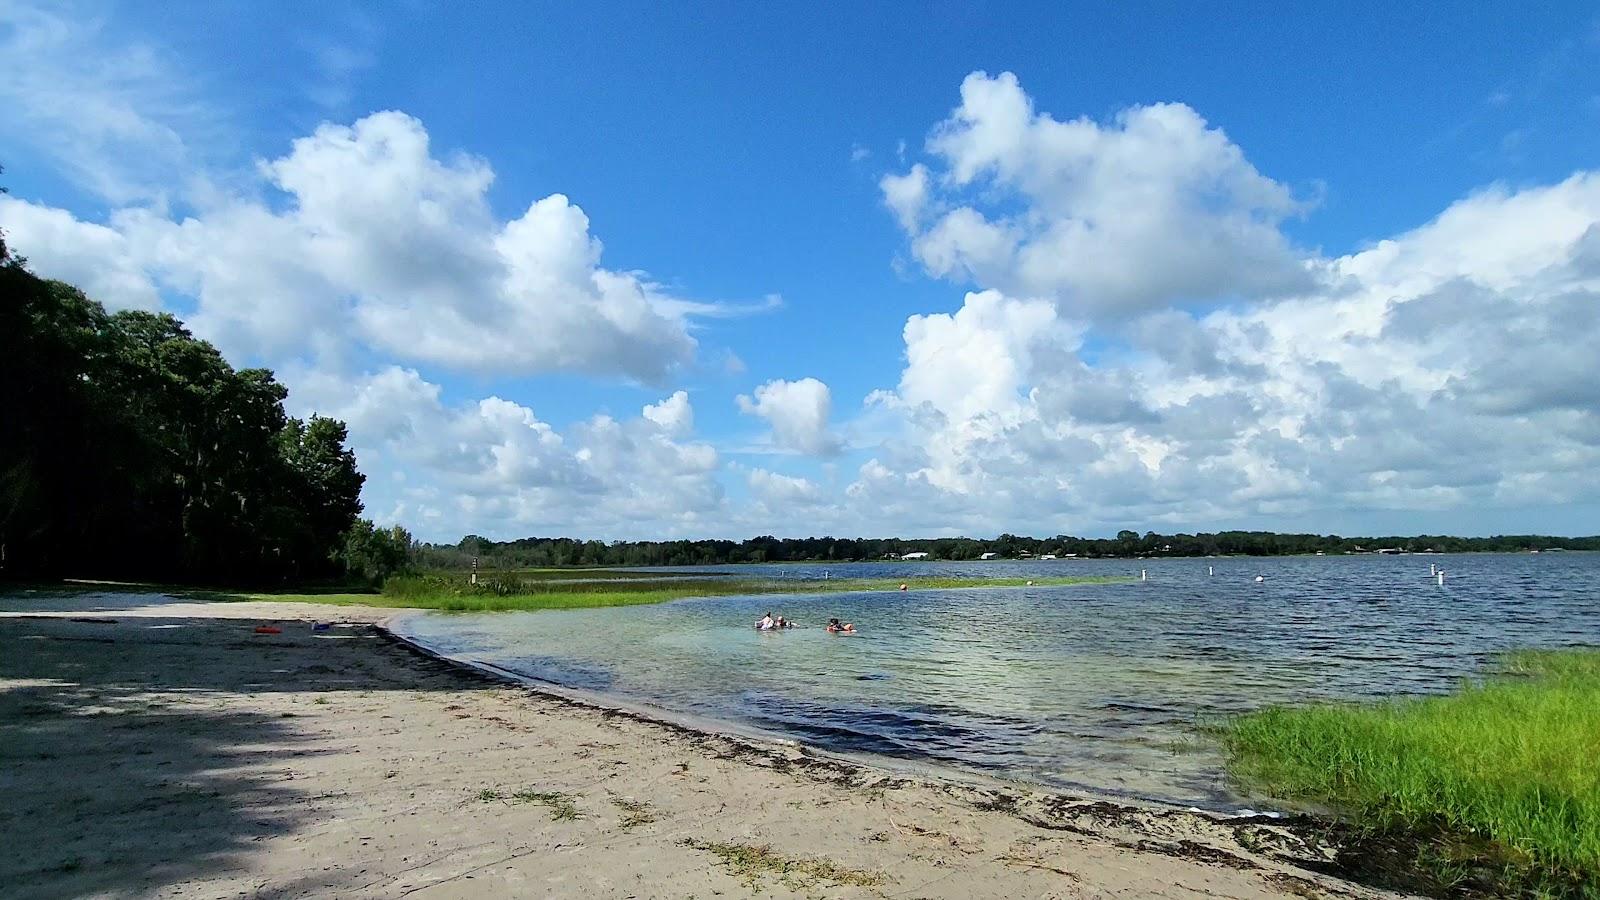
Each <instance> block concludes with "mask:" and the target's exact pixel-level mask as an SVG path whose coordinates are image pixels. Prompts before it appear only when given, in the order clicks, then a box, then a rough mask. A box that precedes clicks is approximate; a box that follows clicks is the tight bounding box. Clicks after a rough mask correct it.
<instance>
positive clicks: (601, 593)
mask: <svg viewBox="0 0 1600 900" xmlns="http://www.w3.org/2000/svg"><path fill="white" fill-rule="evenodd" d="M550 571H552V570H539V571H538V572H537V573H535V574H534V575H533V577H529V575H530V573H528V572H525V571H522V572H514V573H503V574H502V573H494V574H485V575H480V576H479V579H478V580H479V583H478V584H477V585H471V584H468V583H467V580H466V579H465V578H463V577H462V576H460V575H423V576H416V577H406V578H391V579H390V580H389V582H388V583H387V584H385V585H384V589H383V594H382V595H381V596H380V597H378V598H371V599H375V600H376V601H377V602H378V605H383V606H409V607H418V608H423V609H442V610H451V611H458V612H496V611H505V610H536V609H579V608H586V607H596V606H634V605H639V604H645V603H665V602H667V601H669V600H681V599H684V598H688V597H727V596H737V595H749V594H773V595H780V594H823V593H829V594H832V593H845V592H850V591H897V590H899V588H900V585H902V584H904V585H906V587H907V589H908V590H935V589H948V588H1001V587H1024V586H1026V585H1028V584H1030V583H1031V584H1033V585H1037V586H1045V585H1067V584H1083V583H1089V582H1108V581H1122V580H1125V579H1120V578H1034V579H1023V578H905V579H895V578H826V579H816V580H798V579H772V578H762V579H757V578H742V577H737V576H727V575H704V574H703V573H700V574H696V575H694V576H692V577H683V576H674V575H672V574H671V573H643V572H639V573H627V572H626V570H611V571H613V572H620V573H622V575H623V576H624V577H623V578H618V577H613V578H602V579H599V580H592V581H591V580H575V579H588V578H590V577H591V576H592V575H594V574H596V573H597V571H598V570H553V571H557V572H563V573H565V574H566V576H567V577H565V578H558V577H551V576H550V575H549V572H550ZM651 574H655V575H657V576H658V577H654V578H651V577H648V576H649V575H651ZM624 578H625V579H626V580H624ZM635 579H638V580H635ZM308 599H311V598H308ZM369 602H371V600H369Z"/></svg>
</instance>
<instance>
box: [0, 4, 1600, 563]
mask: <svg viewBox="0 0 1600 900" xmlns="http://www.w3.org/2000/svg"><path fill="white" fill-rule="evenodd" d="M462 6H463V5H461V4H449V5H446V4H438V3H430V2H422V0H417V2H406V3H394V4H384V5H377V4H364V3H341V2H329V0H319V2H316V3H309V2H304V3H302V2H281V3H275V4H246V3H229V2H205V3H200V2H175V3H170V4H163V5H159V6H152V5H150V4H132V3H129V4H119V3H114V2H81V3H80V2H62V3H36V2H27V0H0V164H3V165H4V167H5V173H4V175H3V176H0V184H3V185H4V186H5V187H6V188H8V190H9V193H8V194H6V195H4V196H3V197H0V228H3V229H4V230H5V233H6V235H7V240H8V242H9V243H10V244H11V246H12V247H13V248H14V249H15V250H16V251H18V252H19V253H21V254H22V255H24V256H26V257H27V258H28V260H29V265H30V266H31V267H32V268H33V270H34V271H35V272H37V273H39V274H40V275H42V276H46V277H52V278H59V279H62V280H64V281H69V282H72V283H74V284H76V285H78V286H79V287H81V288H83V289H84V290H85V291H86V292H87V293H88V294H89V295H90V296H92V297H94V298H95V299H97V300H99V301H101V302H102V303H104V304H106V306H108V307H109V308H113V309H123V308H141V309H161V310H167V311H170V312H172V313H174V314H175V315H178V316H179V317H180V318H182V319H183V320H184V321H185V322H186V323H187V324H188V325H189V327H190V328H191V329H192V330H193V331H194V332H195V333H196V334H197V335H198V336H200V337H203V338H205V339H207V340H210V341H212V342H213V343H215V344H216V345H217V346H218V347H219V348H220V349H221V350H222V351H223V352H224V354H226V355H227V357H228V358H229V359H230V360H231V361H232V362H233V363H234V364H235V365H238V366H266V367H269V368H271V369H273V370H274V371H275V372H276V373H277V375H278V377H279V379H280V380H281V381H283V383H284V384H285V385H287V386H288V388H289V390H290V397H289V400H288V403H287V405H288V407H289V411H290V412H291V413H292V414H295V415H302V416H303V415H310V414H313V413H317V414H322V415H329V416H335V417H337V418H340V419H342V420H344V421H345V422H347V423H348V425H349V428H350V438H351V444H352V446H353V447H354V449H355V451H356V454H357V458H358V460H359V463H360V466H361V469H362V471H364V472H365V473H366V474H367V484H366V488H365V491H364V494H363V499H364V502H365V504H366V510H367V514H368V515H370V516H371V517H373V518H374V519H376V520H377V521H379V522H381V523H391V522H398V523H401V524H404V525H406V526H407V527H408V528H410V529H411V530H412V531H413V533H415V534H417V535H418V536H419V537H422V538H424V539H428V540H436V541H454V540H456V539H457V538H459V537H460V536H462V535H464V534H468V533H473V534H480V535H484V536H489V537H494V538H502V539H508V538H516V537H524V536H532V535H539V536H553V535H569V536H576V537H582V538H599V539H605V540H615V539H667V538H704V537H722V538H736V539H737V538H744V537H749V536H753V535H757V534H776V535H780V536H805V535H823V534H832V535H837V536H879V535H900V536H908V537H909V536H937V535H956V534H965V535H972V536H978V537H983V536H992V535H995V534H999V533H1001V532H1011V533H1018V534H1032V535H1040V536H1044V535H1053V534H1063V533H1065V534H1076V535H1084V536H1095V535H1106V534H1112V533H1115V532H1116V531H1118V530H1120V529H1123V528H1132V529H1134V530H1136V531H1141V532H1142V531H1145V530H1155V531H1166V532H1170V531H1211V530H1221V529H1230V528H1260V529H1272V530H1281V531H1315V532H1320V533H1341V534H1374V533H1391V534H1392V533H1452V534H1495V533H1520V532H1540V533H1553V534H1593V533H1596V532H1600V364H1597V362H1596V361H1597V360H1600V8H1597V7H1596V6H1595V5H1594V4H1593V3H1548V4H1531V5H1529V4H1522V5H1514V4H1497V5H1490V4H1470V5H1467V6H1458V7H1452V8H1449V9H1445V8H1441V7H1439V6H1438V4H1422V3H1416V4H1411V3H1382V4H1379V3H1356V2H1352V3H1342V4H1311V3H1284V2H1279V3H1270V4H1268V3H1262V4H1237V5H1231V6H1229V7H1228V8H1227V12H1228V13H1229V15H1226V16H1224V15H1219V14H1218V10H1217V9H1216V8H1215V7H1203V6H1200V5H1195V4H1186V3H1125V4H1072V5H1069V4H1004V5H1002V4H989V3H962V2H932V3H905V4H850V5H821V6H818V5H817V4H799V3H793V4H790V3H765V4H734V3H708V4H696V5H685V4H646V3H624V4H614V3H594V4H524V3H487V2H486V3H481V4H466V5H464V6H465V7H466V8H459V7H462Z"/></svg>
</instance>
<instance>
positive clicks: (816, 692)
mask: <svg viewBox="0 0 1600 900" xmlns="http://www.w3.org/2000/svg"><path fill="white" fill-rule="evenodd" d="M1430 563H1431V564H1434V565H1438V566H1441V567H1442V568H1444V569H1446V570H1447V573H1448V574H1447V577H1446V582H1445V586H1444V587H1442V588H1441V587H1439V586H1438V585H1437V584H1436V583H1435V582H1434V580H1433V579H1432V578H1431V577H1430V576H1429V574H1428V567H1429V565H1430ZM1208 566H1210V567H1214V569H1215V572H1216V574H1215V575H1214V576H1208V575H1207V574H1206V569H1207V567H1208ZM1140 569H1145V570H1147V571H1148V575H1149V580H1148V581H1135V582H1132V583H1123V584H1090V585H1074V586H1070V587H1023V588H995V589H988V590H981V591H980V590H944V591H907V592H903V593H902V592H899V591H891V592H882V593H856V594H831V595H822V596H817V595H806V596H784V597H774V596H758V597H718V598H711V599H702V600H682V601H678V602H674V603H668V604H662V605H658V606H637V607H621V608H612V609H591V610H573V611H550V612H534V613H497V614H474V615H459V614H458V615H431V614H430V615H422V616H416V617H413V618H411V619H408V620H406V621H405V622H404V624H403V625H402V626H401V630H402V631H404V632H405V633H407V634H408V635H409V636H411V637H413V638H415V639H417V640H420V641H422V642H423V643H425V644H427V645H428V646H430V647H433V648H435V649H437V650H439V651H440V652H443V653H446V654H449V655H452V656H458V657H461V658H465V659H472V660H481V661H485V662H489V663H492V664H494V665H498V666H501V667H504V668H507V669H511V670H513V671H516V672H519V673H522V674H524V675H527V676H530V677H533V678H537V679H541V680H544V681H550V682H556V683H559V684H563V685H567V686H570V687H575V688H581V689H586V690H591V691H599V692H603V693H609V694H614V695H619V696H622V697H626V698H628V699H631V700H635V701H643V702H646V703H649V704H652V705H655V706H658V707H663V708H666V709H670V710H676V711H679V712H684V713H690V714H694V715H699V716H706V717H710V718H714V719H720V720H724V721H730V722H735V723H738V724H740V725H743V726H746V727H755V728H759V729H762V730H765V731H770V732H775V733H778V734H782V735H785V736H789V737H794V738H798V739H801V740H804V741H807V742H810V743H813V744H816V745H818V746H822V747H825V748H829V749H833V750H843V751H855V752H867V753H877V754H888V755H893V756H899V757H906V758H912V759H918V760H922V761H926V762H933V763H940V764H946V765H954V766H959V767H966V768H972V769H979V770H986V771H991V772H995V773H998V774H1002V775H1006V776H1008V777H1015V778H1022V779H1026V780H1030V781H1036V782H1041V783H1044V784H1047V785H1051V786H1056V787H1064V788H1089V789H1093V790H1096V791H1101V792H1109V793H1115V794H1127V795H1134V796H1141V797H1149V798H1155V799H1161V800H1167V801H1173V802H1179V803H1188V804H1198V805H1204V806H1210V807H1218V808H1223V807H1228V806H1231V805H1235V804H1239V803H1243V802H1246V801H1247V800H1248V799H1249V798H1246V797H1241V796H1239V795H1237V794H1236V793H1235V792H1234V791H1233V790H1232V789H1231V787H1230V785H1229V784H1228V782H1227V780H1226V778H1225V777H1224V776H1223V774H1222V760H1221V757H1220V755H1219V754H1218V752H1217V750H1216V748H1215V747H1214V746H1213V745H1212V744H1211V743H1210V742H1209V741H1208V740H1207V739H1206V738H1205V737H1204V735H1203V734H1201V733H1200V732H1199V731H1198V730H1197V729H1196V727H1195V726H1196V724H1197V723H1198V722H1203V721H1205V720H1207V719H1208V718H1214V717H1216V716H1219V715H1222V714H1227V713H1232V712H1237V711H1242V710H1249V709H1254V708H1257V707H1260V706H1263V705H1266V704H1273V703H1297V702H1304V701H1310V700H1326V699H1350V698H1365V697H1376V696H1382V695H1388V694H1394V693H1427V692H1442V691H1446V690H1449V689H1450V688H1451V687H1453V686H1454V685H1455V684H1456V683H1457V682H1458V681H1459V680H1460V679H1461V678H1462V677H1463V676H1468V675H1471V674H1473V673H1474V672H1476V671H1478V670H1479V669H1480V667H1481V666H1482V664H1483V663H1484V662H1485V661H1486V660H1487V658H1488V657H1489V655H1490V654H1492V653H1494V652H1495V651H1498V650H1503V649H1507V648H1513V647H1528V646H1534V647H1552V646H1568V645H1573V644H1585V643H1600V554H1593V553H1542V554H1515V555H1514V554H1465V555H1437V556H1435V555H1415V556H1358V557H1292V558H1283V559H1265V560H1253V559H1240V558H1223V559H1183V560H1146V561H1127V560H1117V561H1111V560H1105V561H1051V562H988V563H915V564H883V563H864V564H846V565H831V566H826V567H822V566H797V565H775V566H737V567H706V568H705V569H702V571H737V572H739V573H740V574H747V575H752V576H756V575H759V576H766V577H775V578H818V577H821V576H822V573H823V572H824V571H826V572H828V573H829V574H831V576H832V577H853V576H862V575H866V576H874V577H899V576H900V575H902V574H904V575H934V574H960V575H971V576H977V577H1016V576H1023V577H1026V576H1029V575H1041V576H1050V575H1077V574H1082V575H1131V576H1134V577H1135V578H1137V576H1138V574H1139V570H1140ZM672 571H674V572H675V573H682V572H684V571H685V570H683V569H675V570H672ZM1257 575H1264V576H1266V580H1265V581H1264V582H1261V583H1257V582H1256V581H1255V577H1256V576H1257ZM767 610H772V611H773V612H774V613H776V614H782V615H784V616H787V617H789V618H791V619H794V620H796V621H798V622H800V623H802V625H803V626H804V627H801V628H796V629H793V630H790V631H786V632H783V633H758V632H756V631H755V630H754V629H753V628H752V627H751V626H752V624H753V622H754V621H755V620H756V619H757V618H759V617H760V616H761V614H762V613H763V612H765V611H767ZM831 616H839V617H842V618H844V619H846V620H848V621H853V622H855V623H856V626H857V628H859V629H860V632H861V633H860V634H859V635H856V636H853V637H843V636H836V635H830V634H827V633H826V632H824V631H823V629H822V627H821V625H822V623H824V622H826V621H827V619H828V618H829V617H831Z"/></svg>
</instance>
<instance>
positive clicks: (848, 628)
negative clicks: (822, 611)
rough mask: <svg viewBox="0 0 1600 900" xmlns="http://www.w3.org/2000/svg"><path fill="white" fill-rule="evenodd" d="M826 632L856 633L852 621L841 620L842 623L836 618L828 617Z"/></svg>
mask: <svg viewBox="0 0 1600 900" xmlns="http://www.w3.org/2000/svg"><path fill="white" fill-rule="evenodd" d="M828 633H829V634H855V633H856V626H855V624H854V623H852V622H843V623H841V622H840V621H839V620H838V619H829V620H828Z"/></svg>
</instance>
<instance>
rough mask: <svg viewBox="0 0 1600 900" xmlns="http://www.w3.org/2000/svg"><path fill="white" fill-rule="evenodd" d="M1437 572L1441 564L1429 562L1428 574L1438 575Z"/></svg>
mask: <svg viewBox="0 0 1600 900" xmlns="http://www.w3.org/2000/svg"><path fill="white" fill-rule="evenodd" d="M1437 574H1439V564H1438V563H1428V575H1429V576H1433V575H1437Z"/></svg>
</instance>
